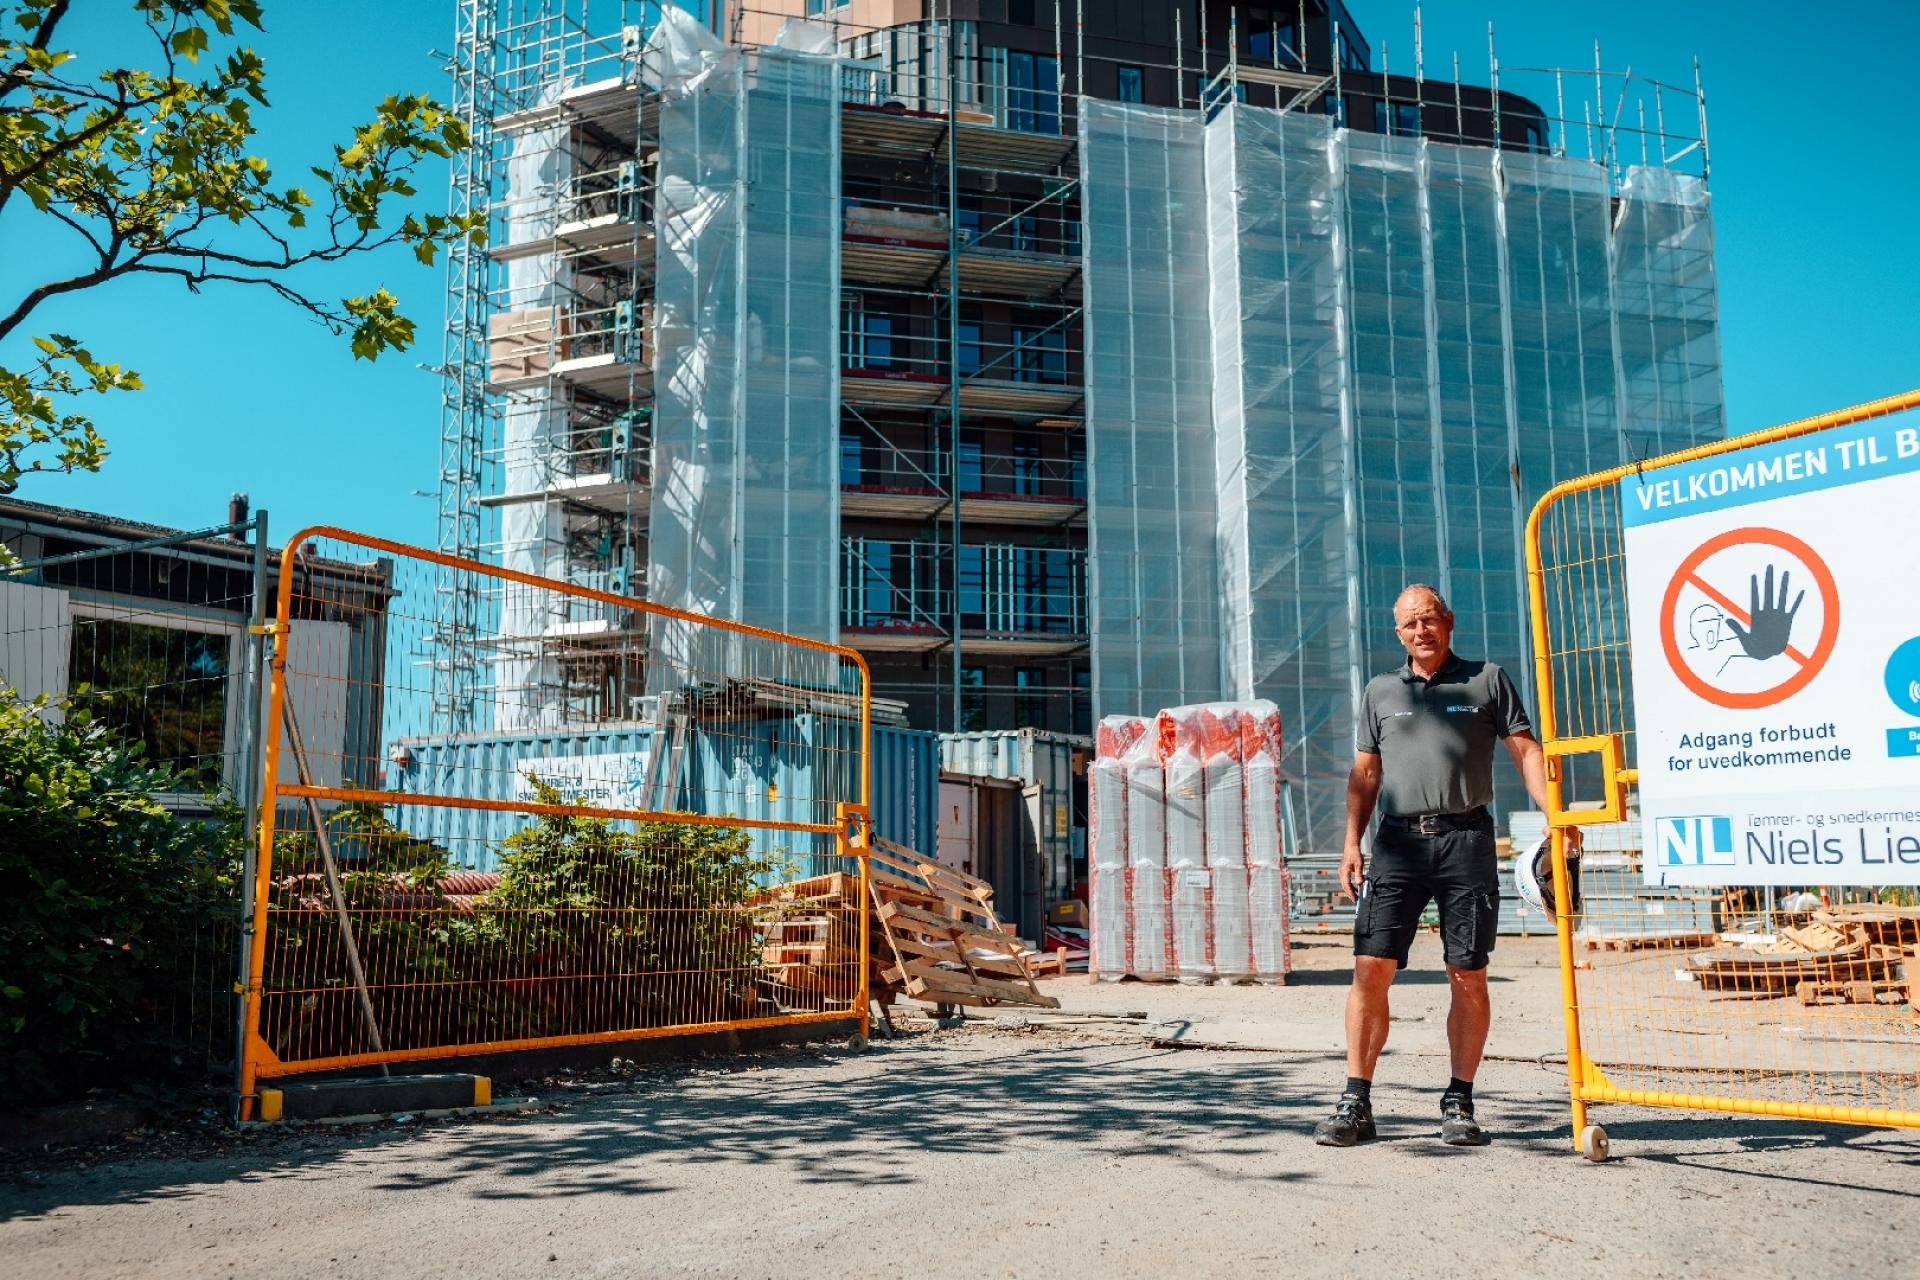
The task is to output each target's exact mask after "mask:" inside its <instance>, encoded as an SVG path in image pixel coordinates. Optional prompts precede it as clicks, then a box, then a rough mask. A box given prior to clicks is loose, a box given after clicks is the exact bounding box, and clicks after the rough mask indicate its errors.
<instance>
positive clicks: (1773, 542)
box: [1660, 528, 1840, 711]
mask: <svg viewBox="0 0 1920 1280" xmlns="http://www.w3.org/2000/svg"><path fill="white" fill-rule="evenodd" d="M1744 543H1756V544H1759V545H1761V546H1768V547H1774V548H1776V549H1778V550H1780V551H1785V552H1786V553H1788V554H1789V555H1792V556H1795V557H1797V558H1798V559H1799V561H1800V563H1802V564H1804V565H1805V566H1806V567H1807V568H1808V570H1810V571H1811V572H1812V574H1813V582H1814V585H1815V587H1817V588H1818V589H1819V592H1820V602H1821V606H1822V609H1821V612H1822V614H1823V617H1822V619H1821V623H1820V636H1819V638H1818V639H1817V640H1816V641H1815V642H1814V645H1813V649H1812V651H1811V652H1802V651H1800V650H1798V649H1796V648H1794V647H1793V646H1791V645H1789V646H1787V649H1786V651H1785V652H1786V656H1787V657H1789V658H1791V659H1793V661H1794V662H1795V663H1797V664H1798V666H1799V669H1798V670H1797V671H1795V672H1794V673H1793V674H1792V675H1790V676H1788V677H1787V678H1786V679H1785V680H1782V681H1781V682H1780V683H1779V684H1777V685H1774V686H1773V687H1772V688H1771V689H1761V690H1759V691H1758V692H1754V693H1736V692H1734V691H1732V690H1729V689H1722V688H1720V687H1718V686H1717V685H1713V684H1709V683H1708V682H1707V681H1705V680H1703V679H1701V678H1700V676H1699V675H1698V674H1697V673H1695V671H1694V670H1693V668H1692V667H1690V666H1688V665H1687V661H1686V659H1684V658H1682V657H1681V656H1680V638H1679V636H1678V634H1677V633H1676V630H1675V627H1674V611H1675V608H1676V606H1678V604H1679V603H1680V592H1681V590H1682V588H1684V587H1685V586H1687V584H1689V583H1692V584H1693V586H1694V588H1695V589H1696V590H1699V591H1703V592H1705V593H1706V594H1707V595H1708V596H1709V597H1710V598H1712V599H1713V600H1714V602H1715V603H1716V604H1718V605H1719V606H1720V607H1721V608H1722V609H1724V610H1725V611H1726V613H1727V614H1728V616H1730V617H1732V618H1733V619H1735V620H1736V621H1738V622H1739V623H1740V624H1741V625H1742V626H1748V627H1750V626H1752V625H1753V619H1752V618H1749V617H1746V616H1745V611H1744V610H1742V609H1741V608H1740V607H1739V606H1738V605H1736V604H1734V602H1733V601H1731V600H1729V599H1727V598H1726V597H1725V596H1723V595H1721V594H1720V593H1719V592H1717V591H1714V590H1713V589H1712V588H1711V587H1709V586H1708V585H1707V584H1706V583H1705V582H1703V581H1702V580H1701V579H1700V577H1699V576H1698V572H1697V571H1698V570H1699V568H1700V566H1701V565H1702V564H1704V563H1705V562H1706V560H1707V558H1708V557H1709V556H1712V555H1714V554H1715V553H1716V552H1720V551H1725V550H1726V549H1727V548H1728V547H1737V546H1740V545H1742V544H1744ZM1839 638H1840V593H1839V592H1838V590H1836V589H1835V587H1834V583H1833V571H1832V570H1831V569H1829V568H1827V562H1826V561H1825V560H1822V559H1821V558H1820V557H1819V555H1818V554H1816V553H1815V552H1814V549H1813V548H1812V547H1810V546H1808V545H1807V544H1806V543H1804V542H1802V541H1800V539H1798V538H1796V537H1794V536H1793V535H1792V534H1790V533H1782V532H1780V531H1779V530H1778V529H1761V528H1749V529H1729V530H1727V531H1726V532H1725V533H1722V534H1717V535H1715V536H1714V537H1711V538H1708V539H1707V540H1706V541H1705V542H1703V543H1701V544H1700V545H1699V547H1697V548H1695V550H1694V552H1693V554H1692V555H1689V556H1688V557H1687V558H1686V559H1685V560H1682V561H1681V562H1680V567H1679V568H1678V569H1676V570H1674V574H1673V580H1672V581H1671V582H1669V583H1668V584H1667V595H1666V599H1665V600H1663V601H1662V602H1661V605H1660V640H1661V644H1662V645H1663V646H1664V647H1665V649H1666V652H1667V665H1668V666H1670V667H1672V668H1673V674H1674V675H1676V676H1678V677H1680V683H1681V684H1684V685H1685V686H1687V688H1689V689H1691V690H1693V692H1694V693H1696V694H1698V695H1700V697H1702V698H1703V699H1705V700H1706V701H1708V702H1711V703H1712V704H1713V705H1714V706H1716V707H1726V708H1728V709H1730V710H1734V711H1752V710H1755V709H1756V708H1759V707H1770V706H1772V705H1773V704H1774V703H1776V702H1784V701H1785V700H1786V699H1788V698H1791V697H1792V696H1793V695H1794V694H1796V693H1798V692H1800V691H1801V690H1802V689H1804V688H1806V687H1807V686H1808V685H1809V684H1811V683H1812V682H1813V678H1814V677H1815V676H1817V675H1819V674H1820V670H1821V668H1823V667H1825V666H1826V665H1827V659H1828V658H1831V657H1832V656H1833V646H1834V644H1835V642H1836V641H1838V640H1839Z"/></svg>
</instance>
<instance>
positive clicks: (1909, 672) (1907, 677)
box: [1886, 636, 1920, 716]
mask: <svg viewBox="0 0 1920 1280" xmlns="http://www.w3.org/2000/svg"><path fill="white" fill-rule="evenodd" d="M1886 681H1887V696H1888V697H1889V698H1892V699H1893V705H1894V706H1896V707H1898V708H1900V709H1901V710H1902V711H1904V712H1906V713H1907V714H1908V715H1910V716H1920V636H1915V637H1914V638H1913V639H1911V640H1907V641H1904V642H1903V643H1902V644H1901V645H1900V647H1899V648H1897V649H1895V650H1894V651H1893V654H1892V656H1891V657H1889V658H1888V659H1887V676H1886Z"/></svg>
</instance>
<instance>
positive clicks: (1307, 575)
mask: <svg viewBox="0 0 1920 1280" xmlns="http://www.w3.org/2000/svg"><path fill="white" fill-rule="evenodd" d="M1338 136H1339V135H1338V134H1337V133H1336V132H1335V131H1334V129H1333V128H1332V127H1331V125H1330V123H1329V122H1328V121H1327V120H1326V119H1324V118H1322V117H1318V116H1302V115H1295V114H1291V113H1285V114H1283V113H1280V112H1274V111H1245V112H1242V111H1237V110H1235V111H1229V112H1227V113H1225V114H1224V115H1222V116H1220V117H1219V118H1218V119H1216V120H1215V121H1214V123H1213V124H1212V125H1211V126H1210V127H1209V128H1208V130H1207V141H1206V156H1207V179H1208V192H1209V199H1208V215H1209V217H1208V227H1209V242H1210V257H1211V262H1212V304H1213V325H1212V328H1213V353H1214V369H1215V378H1214V403H1213V409H1214V429H1215V459H1216V461H1215V466H1216V470H1217V472H1218V474H1219V476H1220V480H1221V489H1220V515H1219V530H1220V532H1219V537H1220V545H1221V561H1222V581H1223V585H1224V590H1223V591H1222V593H1221V597H1222V602H1223V606H1224V613H1225V631H1226V667H1227V692H1228V693H1229V694H1230V695H1232V696H1233V697H1236V698H1253V697H1264V698H1271V699H1273V700H1274V701H1275V702H1277V703H1278V704H1279V705H1280V707H1281V710H1282V715H1283V718H1284V719H1285V721H1286V723H1287V725H1288V735H1287V743H1286V748H1287V753H1288V754H1287V757H1286V759H1285V761H1284V765H1285V768H1286V769H1287V770H1288V771H1289V772H1291V773H1293V774H1295V775H1298V776H1301V777H1312V776H1330V775H1331V774H1333V773H1335V772H1337V771H1339V770H1341V769H1344V768H1345V766H1346V764H1347V763H1348V761H1349V760H1350V759H1351V758H1352V756H1351V745H1350V744H1351V742H1352V737H1353V732H1352V715H1353V697H1352V689H1351V683H1352V675H1353V672H1354V670H1355V654H1354V649H1353V646H1354V643H1355V634H1354V619H1353V615H1352V612H1351V611H1352V606H1353V599H1352V593H1351V591H1350V590H1349V583H1350V581H1351V579H1352V576H1353V567H1354V565H1355V564H1356V563H1357V560H1356V557H1357V554H1358V548H1357V546H1356V545H1355V542H1354V538H1353V533H1354V525H1353V521H1352V519H1351V514H1352V513H1351V511H1350V510H1349V507H1350V504H1351V502H1352V501H1353V500H1354V496H1355V495H1354V493H1353V486H1352V482H1351V475H1352V460H1351V457H1350V449H1349V443H1348V434H1349V422H1350V420H1351V415H1350V414H1349V413H1348V411H1347V405H1348V403H1349V401H1350V399H1351V394H1352V393H1351V389H1350V386H1349V382H1350V373H1349V363H1350V362H1349V360H1348V359H1347V343H1348V333H1347V326H1346V311H1347V306H1348V303H1347V289H1346V281H1345V277H1344V275H1343V272H1342V262H1343V258H1344V256H1345V255H1344V252H1343V245H1344V242H1345V238H1346V234H1347V232H1346V228H1345V219H1344V217H1343V210H1342V208H1341V204H1340V185H1339V179H1340V171H1339V156H1338V154H1337V151H1336V148H1335V142H1336V139H1337V138H1338ZM1317 799H1318V797H1317V796H1315V795H1314V794H1313V793H1311V792H1310V793H1309V794H1308V806H1309V808H1308V812H1309V816H1310V818H1311V816H1313V812H1314V802H1315V801H1316V800H1317Z"/></svg>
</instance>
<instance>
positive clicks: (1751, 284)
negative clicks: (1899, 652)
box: [0, 0, 1920, 545]
mask: <svg viewBox="0 0 1920 1280" xmlns="http://www.w3.org/2000/svg"><path fill="white" fill-rule="evenodd" d="M609 7H611V6H609ZM1352 8H1353V10H1354V11H1355V14H1356V16H1357V17H1358V19H1359V20H1360V22H1361V23H1362V25H1363V28H1364V29H1365V31H1366V33H1367V35H1368V37H1369V39H1370V40H1371V41H1372V43H1373V46H1374V48H1375V50H1376V60H1377V51H1378V50H1379V49H1380V47H1381V45H1382V43H1383V42H1384V43H1385V44H1386V45H1388V46H1389V47H1390V49H1391V57H1392V65H1393V69H1394V70H1396V71H1401V70H1411V66H1412V58H1411V54H1412V47H1413V40H1412V7H1411V5H1405V4H1393V5H1385V4H1376V3H1373V2H1372V0H1353V3H1352ZM453 11H454V3H453V0H298V2H297V3H296V2H294V0H269V3H268V5H267V18H268V27H269V30H268V32H267V34H266V35H265V36H261V37H256V38H255V39H253V40H252V41H251V43H253V45H254V46H255V48H256V49H258V51H259V52H260V53H261V54H262V56H263V57H264V58H265V59H266V63H267V68H268V75H269V92H270V94H271V97H272V101H273V104H274V109H273V110H272V111H270V112H268V113H265V114H264V115H263V116H261V117H260V119H261V120H262V122H263V123H264V126H265V128H264V130H263V132H264V135H265V139H264V142H263V144H262V148H261V149H262V151H263V153H264V154H265V155H267V156H268V158H269V159H270V160H272V162H273V163H274V165H275V168H276V171H277V172H278V173H280V174H283V175H289V176H290V175H295V174H303V173H304V167H305V166H306V165H307V164H309V163H317V162H319V161H320V160H321V159H322V158H323V157H325V156H326V155H327V154H328V152H327V148H328V146H329V145H330V144H332V143H334V142H342V141H345V140H346V138H347V136H348V130H349V128H350V126H351V125H353V124H355V123H358V122H360V121H362V120H363V119H365V118H366V117H367V116H368V115H369V114H370V111H371V107H372V105H373V104H374V103H375V102H376V101H378V100H379V99H380V98H382V97H383V96H385V95H386V94H388V93H396V92H423V91H424V92H429V93H432V94H435V95H436V96H440V97H442V98H444V97H445V96H446V94H447V82H446V78H445V75H444V72H443V70H442V65H441V62H440V60H439V59H438V58H436V57H434V56H433V52H432V51H433V50H435V49H439V50H445V49H447V48H448V47H450V44H451V34H452V29H453ZM123 12H124V7H123V6H122V5H120V4H116V3H111V2H110V0H103V2H102V3H98V4H95V5H93V6H90V7H87V8H83V9H82V10H81V14H80V16H79V17H77V18H75V19H72V20H70V22H71V25H72V27H73V29H74V30H75V31H76V32H78V33H80V34H81V37H82V38H81V40H80V45H81V47H82V48H86V47H88V46H89V45H90V44H91V42H92V40H93V39H95V38H96V36H95V33H101V34H104V33H109V32H111V31H113V30H115V29H119V30H124V29H126V24H127V23H129V22H130V21H131V18H130V15H129V16H127V17H122V16H121V15H122V13H123ZM1489 20H1491V21H1493V22H1494V23H1495V24H1496V27H1497V31H1498V42H1499V52H1500V58H1501V61H1502V63H1503V64H1506V65H1509V66H1520V65H1529V66H1542V65H1568V66H1581V65H1590V64H1591V62H1592V58H1593V41H1594V40H1595V39H1598V40H1599V41H1600V42H1601V47H1602V53H1603V55H1604V58H1605V61H1606V63H1607V65H1608V66H1609V67H1612V68H1615V69H1617V68H1620V67H1622V66H1624V65H1627V64H1631V65H1632V67H1633V68H1634V70H1635V71H1636V72H1637V73H1640V74H1645V75H1651V76H1654V77H1656V78H1659V79H1662V80H1666V81H1669V82H1673V83H1688V82H1690V81H1691V79H1692V75H1693V57H1694V55H1695V54H1698V55H1699V57H1700V58H1701V61H1702V64H1703V67H1704V75H1705V81H1706V90H1707V98H1708V107H1709V112H1710V117H1711V121H1710V123H1711V137H1712V144H1713V200H1714V213H1715V223H1716V227H1715V231H1716V236H1717V243H1718V263H1719V282H1720V306H1721V321H1722V354H1723V358H1724V362H1725V379H1726V391H1727V403H1728V409H1729V420H1730V423H1731V425H1732V426H1733V428H1734V429H1735V430H1746V429H1751V428H1756V427H1762V426H1768V425H1771V424H1773V423H1776V422H1780V421H1785V420H1787V419H1789V418H1794V417H1798V416H1801V415H1804V414H1808V413H1814V412H1818V411H1820V410H1822V409H1826V408H1832V407H1836V406H1839V405H1843V404H1849V403H1852V402H1854V401H1856V400H1861V399H1866V398H1869V397H1872V396H1876V395H1882V394H1886V393H1888V392H1891V391H1896V390H1901V389H1905V388H1907V387H1910V386H1913V385H1916V384H1920V318H1917V317H1920V307H1917V306H1916V298H1920V233H1916V230H1915V229H1916V227H1920V166H1915V165H1914V163H1913V157H1914V154H1915V145H1916V144H1915V142H1914V139H1913V135H1912V132H1911V130H1910V128H1909V127H1908V126H1909V121H1910V118H1911V114H1912V112H1911V103H1910V102H1909V101H1908V99H1909V97H1910V96H1911V94H1912V92H1913V90H1912V83H1911V77H1912V74H1913V71H1912V67H1911V65H1910V63H1911V56H1912V52H1913V50H1914V49H1915V48H1917V47H1920V5H1915V4H1912V3H1909V2H1908V0H1880V2H1879V3H1864V4H1856V5H1851V6H1846V7H1843V8H1842V9H1839V10H1836V11H1835V12H1834V15H1833V17H1832V18H1831V19H1830V20H1827V19H1823V18H1821V17H1819V16H1818V15H1816V14H1814V13H1811V12H1810V11H1809V10H1807V8H1806V7H1805V6H1804V5H1801V4H1786V3H1742V2H1740V0H1712V2H1692V0H1690V2H1688V3H1679V4H1676V3H1672V2H1671V0H1667V2H1665V3H1643V2H1639V0H1613V2H1612V3H1608V4H1594V5H1588V6H1575V5H1570V4H1553V5H1549V4H1540V3H1537V2H1535V0H1438V2H1435V3H1429V4H1427V5H1426V6H1425V9H1424V28H1425V45H1426V54H1427V60H1428V61H1427V65H1428V70H1429V73H1430V74H1433V73H1434V72H1435V71H1436V70H1437V69H1438V68H1441V67H1446V66H1450V62H1451V52H1452V50H1454V49H1455V48H1458V49H1459V50H1460V52H1461V61H1462V66H1463V68H1464V71H1465V75H1466V77H1467V78H1468V79H1470V80H1473V81H1478V82H1484V80H1485V77H1486V24H1487V22H1488V21H1489ZM1509 87H1515V86H1512V85H1509ZM445 185H446V184H445V178H444V175H443V174H442V173H431V174H428V175H425V176H423V178H422V180H421V188H422V195H423V200H424V203H425V204H427V205H428V206H429V207H435V208H438V207H443V205H444V199H445V196H444V192H445ZM31 222H32V215H31V213H30V212H29V211H27V210H26V209H25V208H24V206H23V205H20V204H17V205H16V207H14V208H12V209H10V210H9V212H8V213H7V215H6V218H5V220H4V221H0V298H5V299H7V300H8V301H9V304H10V303H11V300H12V299H14V298H17V297H18V296H19V295H20V293H21V292H22V291H23V289H25V288H31V287H32V286H33V285H34V284H36V283H38V282H39V281H40V280H42V279H44V278H46V277H45V274H44V273H45V272H46V271H47V270H48V269H49V265H51V267H52V269H58V267H59V265H61V264H60V262H59V260H58V259H52V258H50V256H49V255H50V252H51V250H50V248H49V244H50V242H49V241H47V240H46V238H45V237H44V236H42V235H40V234H38V233H36V231H35V228H34V227H33V226H31V225H30V223H31ZM308 283H309V284H310V285H312V286H313V288H314V290H315V291H316V292H319V293H321V294H323V295H326V296H333V297H339V296H345V295H348V294H359V293H364V292H367V291H370V290H372V289H374V288H378V287H385V288H388V289H390V290H392V291H393V292H394V293H395V294H397V295H398V296H399V297H400V298H401V300H402V303H403V305H404V309H405V310H406V312H407V314H409V315H410V316H412V317H413V319H414V320H415V321H416V322H417V323H418V325H419V333H420V339H419V342H418V343H417V345H416V347H415V349H414V350H413V351H411V352H407V353H404V354H399V355H395V354H392V353H389V354H388V355H386V356H383V357H382V358H381V359H380V361H379V362H378V363H377V364H369V363H367V362H366V361H356V360H354V359H353V358H352V356H351V354H350V353H349V352H348V350H347V345H346V342H345V340H344V339H341V338H335V337H333V336H331V335H329V334H327V333H326V332H324V331H323V330H321V329H320V328H319V327H317V326H316V325H315V324H313V323H312V322H311V321H309V320H307V319H304V318H302V316H300V315H299V314H297V313H295V312H294V311H292V310H291V309H289V308H288V307H286V306H285V305H284V304H279V303H277V302H275V301H274V300H273V299H271V298H269V297H267V296H265V295H264V294H257V293H246V292H240V291H236V290H233V289H226V290H219V291H216V290H213V289H209V290H208V291H207V292H206V293H204V294H202V295H201V296H199V297H198V298H190V297H188V296H187V295H185V294H184V293H183V292H182V291H181V290H180V289H179V288H178V287H177V286H176V285H172V284H169V283H159V282H144V281H143V282H135V283H117V284H114V285H111V286H108V287H106V288H104V289H99V290H95V291H92V292H90V293H86V294H83V295H78V296H75V297H72V298H70V299H66V300H62V301H61V302H59V303H58V304H56V305H52V306H48V307H45V308H43V309H42V310H41V311H40V312H39V313H37V315H36V318H35V321H34V323H33V326H32V327H33V329H34V331H35V332H46V331H47V330H49V329H53V330H59V331H62V332H68V333H72V334H74V335H76V336H78V337H81V338H83V339H84V340H85V341H87V342H88V343H89V344H90V345H91V346H92V348H93V350H94V352H95V354H96V355H99V356H101V357H103V358H106V359H113V360H118V361H120V362H122V363H123V364H126V365H128V366H130V367H132V368H135V369H137V370H139V371H140V373H141V374H142V376H143V377H144V378H145V379H146V382H147V390H145V391H143V392H139V393H137V394H132V395H120V396H113V397H103V398H97V399H95V400H94V402H93V403H92V404H91V405H89V406H88V407H89V408H90V409H91V410H93V411H94V413H95V417H96V420H97V421H98V422H99V423H100V425H101V427H102V429H103V431H104V432H105V433H106V435H107V438H108V441H109V444H110V446H111V448H112V450H113V456H112V457H111V458H109V460H108V462H107V465H106V468H105V470H104V471H103V473H102V474H100V475H98V476H74V477H46V478H36V479H29V480H28V481H27V482H26V483H25V484H24V485H23V486H22V489H21V493H20V496H22V497H25V498H30V499H35V500H39V501H44V502H55V503H62V504H66V505H70V506H76V507H82V508H87V509H91V510H96V511H105V512H110V513H113V514H116V515H123V516H129V517H133V518H136V519H142V520H148V521H152V522H154V523H158V524H165V525H172V526H176V527H184V528H195V527H200V526H202V525H207V524H212V523H215V522H217V521H218V520H220V519H221V518H223V516H224V513H225V509H226V498H227V494H228V493H229V492H231V491H233V490H242V491H246V492H248V493H250V494H251V495H252V497H253V500H254V503H255V505H256V506H265V507H268V508H269V509H270V510H271V511H272V518H273V525H274V531H275V535H276V540H279V539H280V538H283V537H285V536H286V535H287V534H289V533H291V532H292V531H293V530H294V529H295V528H297V527H299V526H301V525H304V524H310V523H322V522H325V523H336V524H343V525H349V526H353V527H358V528H361V529H364V530H366V531H368V532H372V533H378V534H383V535H386V536H389V537H396V538H399V539H402V540H405V541H410V542H418V543H422V544H426V545H431V544H432V541H433V536H434V511H435V504H434V501H433V499H432V498H431V497H415V496H412V495H413V493H414V491H416V490H421V491H426V492H428V493H431V492H432V491H433V490H434V488H435V486H436V483H437V480H436V467H437V460H436V456H435V455H436V452H437V447H438V442H439V432H440V384H439V380H438V378H437V377H436V376H435V375H434V374H432V373H430V372H427V371H425V370H423V369H421V368H420V367H419V366H420V365H422V364H427V365H431V364H436V363H437V362H438V361H439V360H440V357H441V345H440V335H441V329H442V320H441V317H442V306H443V296H444V277H443V273H442V272H441V271H440V270H439V269H438V268H437V267H436V268H425V267H421V266H418V265H417V264H415V263H414V262H413V260H412V258H411V256H409V255H407V254H405V253H399V254H394V255H391V256H388V257H385V258H382V259H377V260H361V261H359V262H356V263H354V264H351V265H349V266H347V267H345V268H342V269H340V270H337V271H335V272H333V273H332V274H330V275H328V276H324V277H314V278H310V279H309V281H308ZM0 358H10V359H11V360H12V361H13V362H15V363H16V364H17V363H19V362H20V361H21V355H20V350H19V347H18V346H17V345H16V344H15V343H14V342H11V341H10V342H9V343H8V344H7V346H6V349H5V350H4V351H0Z"/></svg>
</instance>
